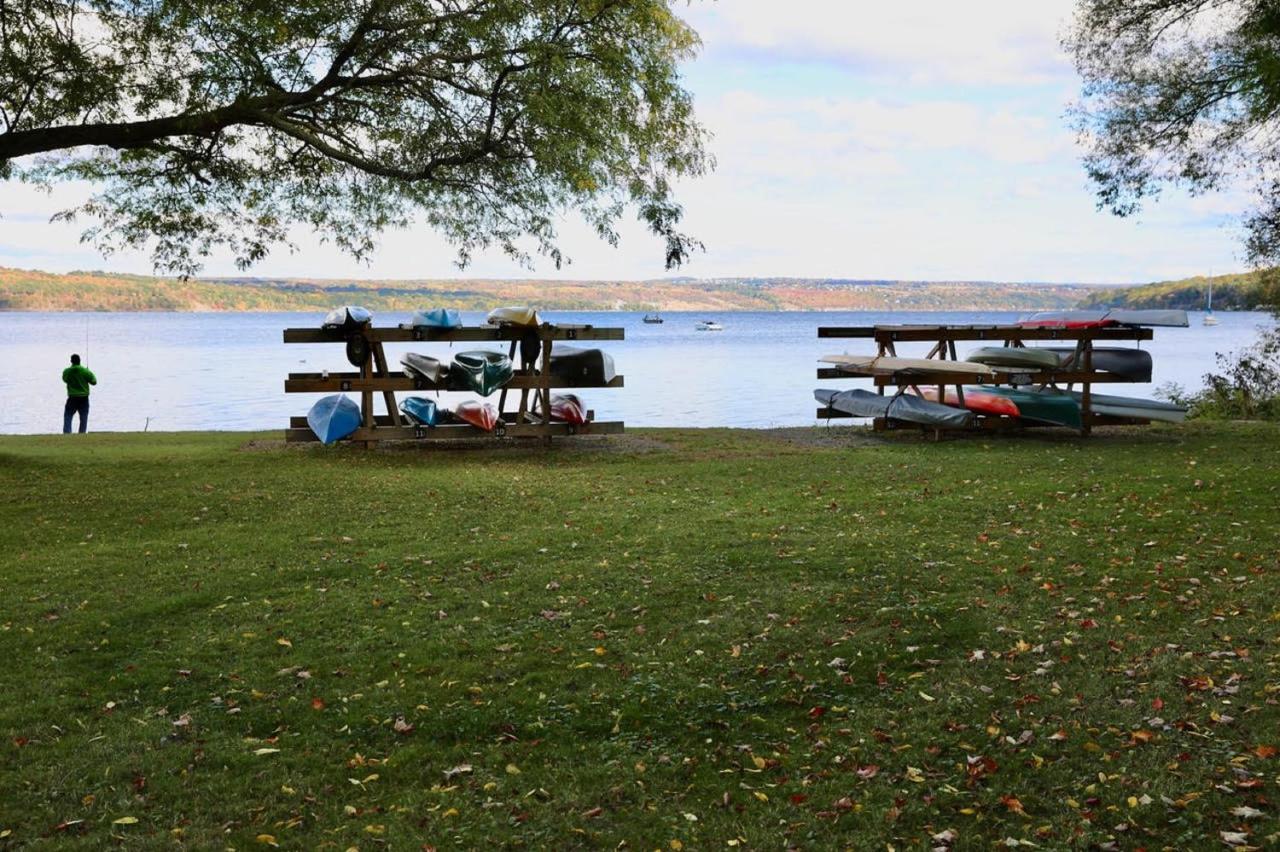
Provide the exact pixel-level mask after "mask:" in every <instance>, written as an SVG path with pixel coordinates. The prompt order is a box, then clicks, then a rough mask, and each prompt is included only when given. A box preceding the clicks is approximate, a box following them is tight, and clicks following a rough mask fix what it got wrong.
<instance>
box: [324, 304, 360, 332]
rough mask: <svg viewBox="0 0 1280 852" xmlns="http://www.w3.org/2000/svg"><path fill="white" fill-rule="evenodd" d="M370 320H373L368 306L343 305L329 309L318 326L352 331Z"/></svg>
mask: <svg viewBox="0 0 1280 852" xmlns="http://www.w3.org/2000/svg"><path fill="white" fill-rule="evenodd" d="M371 322H373V314H372V313H371V312H370V311H369V309H368V308H361V307H359V306H357V305H344V306H342V307H341V308H334V309H333V310H331V311H329V313H328V314H326V315H325V318H324V322H322V323H321V324H320V327H321V328H328V329H334V328H340V329H342V330H343V331H354V330H356V329H357V328H359V327H360V326H362V325H368V324H369V323H371Z"/></svg>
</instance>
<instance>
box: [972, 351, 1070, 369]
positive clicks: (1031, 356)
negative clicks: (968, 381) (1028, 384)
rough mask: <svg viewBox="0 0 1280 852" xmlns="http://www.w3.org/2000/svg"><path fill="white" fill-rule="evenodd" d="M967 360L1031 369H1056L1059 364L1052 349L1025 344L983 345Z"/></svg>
mask: <svg viewBox="0 0 1280 852" xmlns="http://www.w3.org/2000/svg"><path fill="white" fill-rule="evenodd" d="M965 360H967V361H971V362H973V363H975V364H986V365H987V366H988V367H1000V368H1006V369H1010V368H1011V369H1018V370H1031V371H1039V370H1056V369H1058V364H1059V359H1058V356H1057V354H1056V353H1055V352H1053V351H1052V350H1049V349H1032V348H1028V347H1025V346H983V347H981V348H980V349H975V350H973V351H972V352H970V353H969V354H968V355H967V356H966V357H965Z"/></svg>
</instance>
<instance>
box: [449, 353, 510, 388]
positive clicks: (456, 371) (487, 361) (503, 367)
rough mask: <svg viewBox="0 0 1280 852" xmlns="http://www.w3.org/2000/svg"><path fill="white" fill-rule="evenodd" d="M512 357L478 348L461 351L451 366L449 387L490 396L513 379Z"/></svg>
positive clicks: (455, 356)
mask: <svg viewBox="0 0 1280 852" xmlns="http://www.w3.org/2000/svg"><path fill="white" fill-rule="evenodd" d="M512 372H513V369H512V366H511V359H510V358H508V357H507V356H506V355H503V354H502V353H501V352H490V351H488V350H485V349H477V350H474V351H471V352H459V353H458V354H457V355H454V356H453V364H452V365H450V367H449V389H450V390H468V391H475V392H476V393H478V394H480V395H481V396H488V395H489V394H491V393H493V392H494V391H496V390H497V389H498V388H500V387H502V386H503V385H505V384H506V383H507V382H509V381H511V375H512Z"/></svg>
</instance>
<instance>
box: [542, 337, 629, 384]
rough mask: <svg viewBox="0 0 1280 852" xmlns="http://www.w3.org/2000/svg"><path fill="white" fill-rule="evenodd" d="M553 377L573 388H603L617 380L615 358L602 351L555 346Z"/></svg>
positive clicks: (553, 350)
mask: <svg viewBox="0 0 1280 852" xmlns="http://www.w3.org/2000/svg"><path fill="white" fill-rule="evenodd" d="M551 375H552V376H554V377H555V378H557V379H559V380H560V381H562V382H564V384H565V385H567V386H568V387H571V388H581V387H602V386H604V385H607V384H609V383H610V382H612V381H613V380H614V379H615V378H617V375H618V373H617V370H616V369H614V366H613V357H612V356H611V355H609V354H608V353H607V352H604V351H603V350H600V349H578V348H577V347H574V346H555V347H553V348H552V349H551Z"/></svg>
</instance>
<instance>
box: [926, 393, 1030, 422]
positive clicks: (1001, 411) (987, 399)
mask: <svg viewBox="0 0 1280 852" xmlns="http://www.w3.org/2000/svg"><path fill="white" fill-rule="evenodd" d="M920 394H921V396H923V397H924V398H925V399H927V400H929V401H930V402H941V403H945V404H946V405H952V406H959V405H960V399H959V397H958V396H957V395H956V392H955V390H954V389H948V390H947V392H946V394H945V396H944V398H942V399H938V391H937V390H936V389H934V388H921V391H920ZM963 407H964V408H967V409H968V410H969V411H972V412H973V413H974V414H986V415H988V416H991V417H1017V416H1018V404H1017V403H1015V402H1014V401H1013V400H1011V399H1006V398H1005V397H1003V396H1000V395H999V394H994V393H990V392H989V391H988V390H986V389H985V388H977V387H966V388H965V389H964V406H963Z"/></svg>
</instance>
